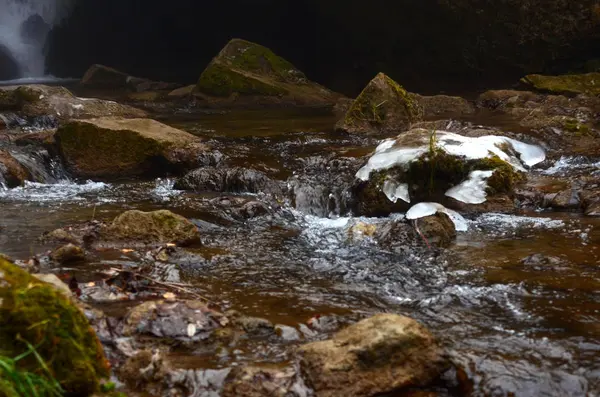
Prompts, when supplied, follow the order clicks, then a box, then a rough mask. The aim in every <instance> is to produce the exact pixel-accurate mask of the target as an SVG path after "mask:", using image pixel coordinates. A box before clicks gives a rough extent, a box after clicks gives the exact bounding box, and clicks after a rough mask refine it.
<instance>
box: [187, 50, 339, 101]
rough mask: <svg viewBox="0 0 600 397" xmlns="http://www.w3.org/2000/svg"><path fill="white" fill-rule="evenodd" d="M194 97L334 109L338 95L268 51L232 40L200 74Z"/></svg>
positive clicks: (209, 99)
mask: <svg viewBox="0 0 600 397" xmlns="http://www.w3.org/2000/svg"><path fill="white" fill-rule="evenodd" d="M195 94H196V95H197V96H200V97H203V98H204V99H206V100H208V101H209V103H211V104H220V105H236V104H237V105H242V106H243V105H248V104H251V103H253V102H254V103H257V104H258V103H260V104H272V105H276V104H279V105H320V106H333V105H335V103H336V101H337V100H338V99H339V98H340V97H341V95H339V94H336V93H333V92H331V91H329V90H327V89H326V88H324V87H322V86H320V85H318V84H316V83H313V82H311V81H309V80H308V79H307V78H306V76H304V74H303V73H302V72H301V71H299V70H298V69H296V68H295V67H294V65H292V64H291V63H290V62H288V61H286V60H285V59H283V58H281V57H280V56H278V55H276V54H275V53H273V51H271V50H270V49H268V48H266V47H263V46H261V45H258V44H255V43H251V42H249V41H246V40H241V39H233V40H231V41H230V42H229V43H227V45H226V46H225V47H224V48H223V49H222V50H221V52H220V53H219V54H218V55H217V56H216V57H215V58H214V59H213V60H212V61H211V63H210V64H209V65H208V66H207V67H206V69H205V70H204V71H203V72H202V75H201V76H200V79H199V80H198V83H197V84H196V89H195Z"/></svg>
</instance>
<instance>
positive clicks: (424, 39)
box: [47, 0, 600, 95]
mask: <svg viewBox="0 0 600 397" xmlns="http://www.w3.org/2000/svg"><path fill="white" fill-rule="evenodd" d="M598 10H600V5H598V3H597V2H596V1H593V0H579V1H578V0H454V1H450V0H395V1H394V0H371V1H357V0H346V1H340V0H302V1H293V2H292V1H284V0H254V1H243V0H230V1H217V0H212V1H202V0H170V1H154V0H102V1H99V0H90V1H84V0H79V1H78V2H77V4H76V5H75V8H74V10H73V12H72V14H71V16H70V17H69V18H67V19H66V20H65V21H64V22H63V24H62V25H61V26H59V27H56V28H55V29H53V31H52V32H51V34H50V36H49V39H48V43H47V51H48V71H49V72H50V73H52V74H55V75H58V76H63V77H77V76H81V75H82V74H83V73H84V72H85V70H86V69H87V68H88V67H89V66H90V65H91V64H93V63H101V64H106V65H108V66H112V67H115V68H117V69H120V70H123V71H125V72H128V73H130V74H132V75H137V76H141V77H147V78H152V79H157V80H165V81H176V82H181V83H193V82H195V81H196V80H197V78H198V77H199V75H200V73H201V72H202V70H203V68H204V67H205V66H206V65H207V64H208V62H210V59H211V58H212V57H213V56H214V55H215V54H216V53H217V52H218V51H219V50H220V49H221V48H222V47H223V46H224V45H225V43H226V42H227V41H228V40H229V39H231V38H234V37H239V38H243V39H246V40H250V41H254V42H257V43H259V44H263V45H265V46H267V47H270V48H271V49H272V50H274V51H275V52H276V53H277V54H279V55H281V56H283V57H284V58H287V59H288V60H290V61H291V62H292V63H293V64H295V65H296V66H297V67H298V68H299V69H300V70H302V71H304V72H305V73H306V74H307V75H308V76H309V78H311V79H313V80H316V81H318V82H319V83H321V84H324V85H326V86H328V87H330V88H332V89H334V90H337V91H340V92H343V93H345V94H348V95H354V94H356V93H357V92H358V91H359V90H360V89H361V88H362V87H363V86H364V85H365V84H366V82H367V81H368V80H369V79H370V78H372V77H373V76H374V75H375V74H376V73H377V72H379V71H383V72H386V73H388V74H389V75H391V76H392V77H393V78H395V79H396V80H398V81H399V82H400V83H402V84H404V85H405V86H406V87H407V88H409V89H411V90H414V91H420V92H424V93H427V92H454V93H464V92H468V91H472V90H477V89H480V88H484V87H485V88H493V87H494V86H506V85H507V84H512V83H514V82H516V81H518V79H519V77H521V76H522V75H523V74H525V73H531V72H549V73H557V72H565V71H571V70H582V68H583V65H584V63H585V61H587V60H590V59H593V58H600V53H599V51H598V50H599V49H600V46H599V45H598V43H600V41H598V39H599V38H600V35H599V32H600V31H599V29H598V23H599V21H600V12H599V11H598Z"/></svg>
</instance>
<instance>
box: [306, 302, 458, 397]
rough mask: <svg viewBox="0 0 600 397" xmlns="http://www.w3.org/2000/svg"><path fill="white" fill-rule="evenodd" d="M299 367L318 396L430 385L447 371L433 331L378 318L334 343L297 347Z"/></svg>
mask: <svg viewBox="0 0 600 397" xmlns="http://www.w3.org/2000/svg"><path fill="white" fill-rule="evenodd" d="M299 355H300V368H301V371H302V373H303V375H304V377H305V380H306V383H307V385H308V386H309V387H311V388H312V389H313V390H314V391H315V394H316V395H317V396H320V397H334V396H357V397H358V396H365V397H366V396H375V395H383V394H387V393H391V392H395V391H401V390H405V389H408V388H411V387H424V386H427V385H429V384H430V383H431V382H433V381H434V380H435V379H436V378H437V377H438V376H439V375H440V374H441V373H442V372H443V371H444V370H445V369H446V367H447V363H446V361H445V360H444V358H443V357H442V351H441V349H440V348H439V346H438V344H437V343H436V341H435V338H434V337H433V335H431V333H430V332H429V331H428V330H427V329H426V328H425V327H424V326H423V325H421V324H420V323H418V322H417V321H415V320H413V319H411V318H409V317H404V316H399V315H395V314H378V315H376V316H374V317H371V318H369V319H366V320H363V321H360V322H358V323H356V324H354V325H352V326H350V327H348V328H346V329H344V330H342V331H340V332H338V333H337V334H336V335H334V336H333V338H332V339H330V340H326V341H321V342H313V343H309V344H306V345H304V346H302V347H300V349H299Z"/></svg>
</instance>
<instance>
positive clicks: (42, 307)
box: [0, 258, 109, 396]
mask: <svg viewBox="0 0 600 397" xmlns="http://www.w3.org/2000/svg"><path fill="white" fill-rule="evenodd" d="M20 341H27V342H28V343H30V344H32V345H33V346H34V347H35V348H36V350H37V352H38V353H39V354H40V356H41V357H42V358H43V360H44V361H45V363H46V365H47V366H48V368H49V370H50V371H51V373H52V375H53V377H54V378H55V379H56V380H58V382H59V383H60V385H61V386H62V388H63V389H64V390H65V391H66V392H67V394H69V395H73V396H87V395H90V394H92V393H94V392H96V391H97V390H98V389H99V378H103V377H107V376H108V375H109V366H108V362H107V361H106V359H105V357H104V353H103V350H102V346H101V345H100V343H99V341H98V338H97V337H96V335H95V333H94V331H93V329H92V328H91V327H90V325H89V323H88V320H87V319H86V317H85V316H84V314H83V313H82V312H81V311H80V310H79V309H78V308H77V307H76V306H75V305H74V304H73V303H72V302H71V301H70V300H69V299H68V298H67V297H65V296H64V295H62V294H61V293H60V292H59V291H57V290H56V289H55V288H54V287H52V286H51V285H49V284H46V283H43V282H41V281H39V280H37V279H36V278H34V277H32V276H30V275H29V274H28V273H26V272H25V271H23V270H21V269H19V268H18V267H17V266H15V265H13V264H12V263H10V262H8V261H6V260H4V259H2V258H0V354H2V355H6V356H9V357H10V356H17V355H19V354H22V353H23V352H25V351H26V350H27V345H26V344H25V343H24V342H20ZM19 364H20V365H22V366H23V367H24V369H26V370H29V371H36V370H37V369H38V368H39V363H38V362H37V361H36V360H35V359H34V358H33V357H32V358H27V359H24V360H23V361H22V362H21V361H20V362H19Z"/></svg>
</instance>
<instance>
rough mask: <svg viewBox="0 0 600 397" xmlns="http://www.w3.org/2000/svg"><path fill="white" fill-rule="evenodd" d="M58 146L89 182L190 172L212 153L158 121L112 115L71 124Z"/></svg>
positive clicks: (63, 130) (63, 128)
mask: <svg viewBox="0 0 600 397" xmlns="http://www.w3.org/2000/svg"><path fill="white" fill-rule="evenodd" d="M56 142H57V144H58V147H59V150H60V153H61V155H62V156H63V158H64V159H65V161H66V164H67V166H68V168H69V169H70V170H71V171H72V172H73V173H74V174H75V175H77V176H80V177H84V178H93V177H102V178H108V177H122V176H132V175H140V174H145V173H151V174H165V173H167V172H170V171H177V170H181V169H189V168H193V166H194V165H195V163H196V162H197V158H198V156H199V155H200V154H201V153H203V152H204V151H205V150H206V149H207V148H206V146H205V145H203V144H202V143H201V142H200V140H199V139H198V138H196V137H195V136H193V135H191V134H189V133H187V132H185V131H181V130H177V129H175V128H171V127H169V126H166V125H164V124H161V123H159V122H157V121H154V120H150V119H122V118H112V117H103V118H97V119H91V120H79V121H75V120H74V121H70V122H68V123H65V124H64V125H62V126H61V127H60V128H59V129H58V131H57V133H56Z"/></svg>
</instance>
